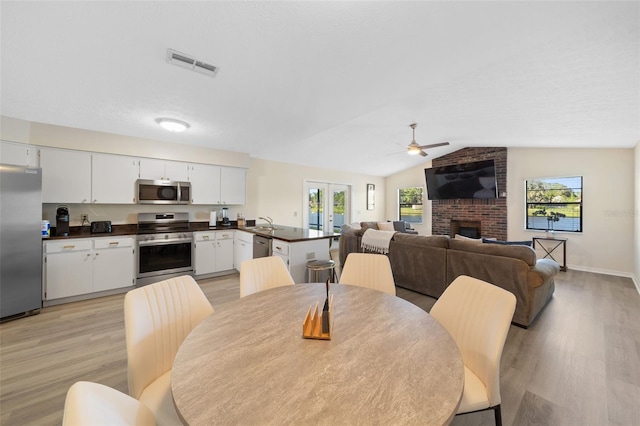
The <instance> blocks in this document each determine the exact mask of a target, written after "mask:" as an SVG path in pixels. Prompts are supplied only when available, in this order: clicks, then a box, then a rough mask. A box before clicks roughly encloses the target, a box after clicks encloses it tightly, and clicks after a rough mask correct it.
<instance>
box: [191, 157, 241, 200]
mask: <svg viewBox="0 0 640 426" xmlns="http://www.w3.org/2000/svg"><path fill="white" fill-rule="evenodd" d="M246 174H247V171H246V169H240V168H237V167H224V166H214V165H209V164H190V165H189V180H190V181H191V194H192V197H191V198H192V201H191V203H192V204H216V205H225V204H228V205H233V204H235V205H241V204H245V203H246V191H247V189H246V188H247V177H246Z"/></svg>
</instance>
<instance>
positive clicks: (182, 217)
mask: <svg viewBox="0 0 640 426" xmlns="http://www.w3.org/2000/svg"><path fill="white" fill-rule="evenodd" d="M187 231H189V213H138V234H160V233H167V232H187Z"/></svg>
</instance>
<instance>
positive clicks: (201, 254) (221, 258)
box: [193, 231, 234, 276]
mask: <svg viewBox="0 0 640 426" xmlns="http://www.w3.org/2000/svg"><path fill="white" fill-rule="evenodd" d="M193 239H194V244H195V250H194V251H195V261H194V271H193V274H194V275H196V276H202V275H208V274H213V273H216V272H222V271H228V270H231V269H233V253H234V252H233V231H201V232H200V231H199V232H194V233H193Z"/></svg>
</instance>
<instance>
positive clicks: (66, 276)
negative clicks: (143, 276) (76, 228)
mask: <svg viewBox="0 0 640 426" xmlns="http://www.w3.org/2000/svg"><path fill="white" fill-rule="evenodd" d="M134 247H135V240H134V239H133V238H132V237H116V238H110V237H101V238H78V239H69V240H57V241H45V242H44V250H43V254H44V265H43V271H44V272H43V273H44V286H43V291H44V295H43V296H44V297H43V299H44V300H45V301H49V300H55V299H62V298H65V297H72V296H80V295H86V294H91V293H96V292H100V291H105V290H113V289H117V288H124V287H132V286H133V285H134V284H135V268H134V265H135V254H134Z"/></svg>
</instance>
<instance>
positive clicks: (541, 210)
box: [524, 175, 584, 233]
mask: <svg viewBox="0 0 640 426" xmlns="http://www.w3.org/2000/svg"><path fill="white" fill-rule="evenodd" d="M576 179H577V180H578V181H579V187H576V186H575V185H574V184H572V182H575V180H576ZM530 183H542V184H543V185H544V184H548V185H553V184H561V185H563V186H564V188H566V189H567V190H571V194H572V195H573V196H575V197H577V199H576V200H575V201H567V200H562V201H552V199H553V198H554V196H553V193H556V194H557V195H556V197H560V196H562V194H560V193H559V192H560V191H562V189H561V188H546V189H544V190H543V192H544V193H546V194H545V195H546V196H547V197H549V201H535V200H531V199H530V195H532V193H533V192H538V191H541V190H536V189H530V188H529V185H530ZM564 192H566V190H564ZM576 192H578V195H575V193H576ZM583 192H584V177H583V176H578V175H576V176H560V177H546V176H545V177H536V178H528V179H526V180H525V181H524V204H525V205H524V221H525V230H527V231H545V232H571V233H582V232H583V231H584V228H583V218H584V201H583ZM539 198H540V197H538V199H539ZM572 206H573V207H572ZM531 211H533V212H537V213H538V214H536V213H533V214H530V212H531ZM576 212H577V215H575V213H576ZM541 216H544V217H546V219H547V220H546V227H542V226H540V225H537V226H536V224H539V223H545V222H543V221H542V219H537V220H536V218H538V217H541ZM565 217H566V218H568V219H571V218H573V219H574V220H572V221H569V220H567V221H566V222H567V223H571V224H577V225H578V229H569V227H564V228H558V225H556V224H555V223H559V222H560V220H562V219H563V218H565ZM576 219H577V221H576Z"/></svg>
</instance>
